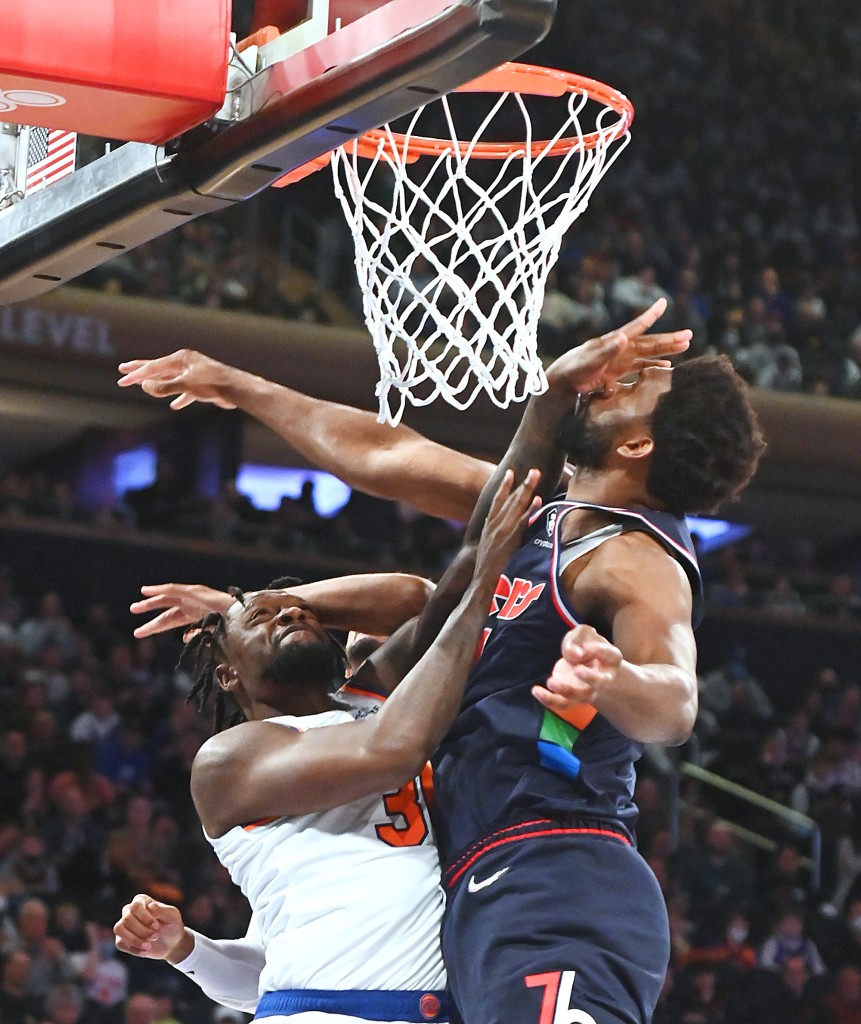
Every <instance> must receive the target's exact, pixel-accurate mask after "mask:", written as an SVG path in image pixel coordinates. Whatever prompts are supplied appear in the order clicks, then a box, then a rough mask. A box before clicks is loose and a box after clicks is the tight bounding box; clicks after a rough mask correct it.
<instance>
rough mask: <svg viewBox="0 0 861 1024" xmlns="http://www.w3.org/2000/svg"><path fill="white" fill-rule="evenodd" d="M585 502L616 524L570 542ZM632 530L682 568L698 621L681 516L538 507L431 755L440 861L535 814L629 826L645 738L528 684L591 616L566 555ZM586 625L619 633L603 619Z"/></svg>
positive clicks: (696, 587)
mask: <svg viewBox="0 0 861 1024" xmlns="http://www.w3.org/2000/svg"><path fill="white" fill-rule="evenodd" d="M578 508H588V509H595V510H598V511H603V512H606V513H607V518H608V520H609V521H610V522H611V526H610V527H608V528H607V529H605V530H598V531H596V532H595V533H594V534H589V535H587V536H586V537H583V538H578V539H577V540H575V541H570V542H568V543H567V544H566V545H565V546H564V547H563V545H562V542H561V526H562V523H563V521H564V519H565V517H566V515H567V514H568V513H569V512H571V511H572V510H574V509H578ZM629 530H638V531H643V532H645V533H648V534H649V535H650V536H652V537H654V538H655V539H656V540H657V541H658V542H659V543H660V544H661V545H662V546H663V547H664V548H665V549H666V550H667V551H668V553H669V554H670V555H672V556H673V557H674V558H677V559H678V561H679V562H680V563H681V565H682V566H683V567H684V569H685V570H686V572H687V574H688V577H689V579H690V581H691V587H692V591H693V595H694V618H695V621H694V625H697V624H698V620H699V615H700V605H701V592H702V587H701V582H700V576H699V571H698V569H697V564H696V558H695V556H694V550H693V545H692V543H691V539H690V534H689V533H688V530H687V527H686V525H685V523H684V520H683V519H679V518H678V517H676V516H673V515H670V514H668V513H664V512H653V511H651V510H646V509H642V510H638V509H615V508H607V507H605V506H598V505H591V504H586V503H583V502H576V501H554V502H550V503H548V504H547V505H545V506H544V508H542V509H541V510H540V511H539V512H537V513H536V515H535V516H534V517H533V519H532V521H531V523H530V525H529V527H528V529H527V531H526V534H525V536H524V541H523V544H522V546H521V548H520V549H519V550H518V551H517V552H516V553H515V555H514V556H513V557H512V559H511V561H510V562H509V563H508V565H507V566H506V570H505V572H504V573H503V575H502V576H501V577H500V580H499V583H498V585H497V589H496V594H495V596H494V598H493V602H492V605H491V609H490V615H489V617H488V619H487V623H486V625H485V629H484V633H483V636H482V646H481V648H480V656H479V657H478V660H477V661H476V663H475V665H474V666H473V668H472V670H471V672H470V676H469V680H468V682H467V688H466V693H465V695H464V699H463V703H462V705H461V709H460V712H459V714H458V717H457V719H456V721H455V723H454V726H453V727H452V729H451V731H450V732H449V734H448V735H447V736H446V738H445V740H444V741H443V743H442V745H441V746H440V748H439V750H438V751H437V753H436V755H435V757H434V789H435V796H436V799H435V804H436V814H435V823H436V825H437V840H438V844H439V846H440V853H441V860H442V863H443V864H447V863H450V862H451V861H452V860H453V859H454V858H455V856H456V855H457V854H458V853H460V852H461V851H462V850H464V849H465V848H466V847H467V846H468V845H469V844H471V843H473V842H476V841H477V840H479V839H481V838H483V837H484V836H487V835H489V834H490V833H492V832H494V831H496V830H498V829H500V828H503V827H505V826H508V825H514V824H518V823H521V822H526V821H530V820H532V819H536V818H554V819H556V818H562V819H572V818H578V819H580V818H591V819H603V820H612V821H613V822H615V823H617V824H621V825H623V826H625V827H626V828H627V830H628V831H630V832H631V833H632V834H633V830H634V825H635V823H636V817H637V809H636V806H635V805H634V801H633V791H634V781H635V774H634V763H635V762H636V761H637V760H638V759H639V757H640V756H641V754H642V749H643V748H642V744H639V743H635V742H634V741H632V740H630V739H628V738H627V737H626V736H624V735H623V734H622V733H620V732H619V730H618V729H616V728H615V727H614V726H612V725H611V724H610V723H609V722H608V721H607V720H606V719H605V718H604V717H603V716H602V715H600V714H598V713H597V712H596V711H595V709H594V708H588V707H584V708H578V709H575V712H574V713H573V714H572V715H571V716H566V717H567V718H569V720H563V719H562V718H560V717H559V716H557V715H555V714H554V713H553V712H551V711H548V710H547V709H546V708H544V706H543V705H541V704H539V703H538V701H537V700H536V699H535V698H534V697H533V696H532V694H531V692H530V691H531V688H532V687H533V686H534V685H535V684H536V683H543V682H544V681H545V680H546V679H547V677H548V676H549V674H550V672H551V670H552V668H553V665H554V664H555V663H556V661H557V660H558V658H559V656H560V645H561V642H562V638H563V636H564V635H565V633H566V632H567V631H568V630H569V629H571V628H573V627H574V626H575V625H577V624H578V623H580V622H583V621H585V620H584V619H582V618H580V617H579V616H578V614H577V611H576V609H574V608H571V607H570V606H569V604H568V602H567V600H566V598H565V597H564V595H563V593H562V589H561V586H560V582H559V579H560V576H561V572H562V569H563V568H564V566H565V564H567V563H566V561H565V560H566V557H568V558H570V557H571V555H573V556H574V557H576V554H577V552H576V548H577V547H578V545H579V546H580V547H581V550H591V549H592V548H594V547H595V546H597V544H599V543H601V542H602V541H603V540H606V539H608V538H609V537H610V536H616V535H618V534H619V533H623V532H627V531H629ZM572 548H573V549H575V550H573V551H571V552H570V553H569V549H572ZM590 625H593V626H595V628H596V629H598V631H599V632H600V633H602V635H604V636H607V638H608V639H610V640H612V637H611V636H608V633H607V630H608V627H607V626H606V624H603V623H597V622H591V623H590Z"/></svg>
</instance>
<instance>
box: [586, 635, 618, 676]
mask: <svg viewBox="0 0 861 1024" xmlns="http://www.w3.org/2000/svg"><path fill="white" fill-rule="evenodd" d="M581 649H582V661H583V662H584V663H586V662H591V661H597V662H601V663H602V664H604V665H610V666H611V667H613V668H615V667H616V666H617V665H619V664H621V662H622V652H621V651H620V650H619V648H618V647H616V646H614V645H613V644H611V643H610V641H609V640H605V639H604V638H603V637H600V636H599V637H597V638H596V639H594V640H587V641H585V642H584V643H583V644H581Z"/></svg>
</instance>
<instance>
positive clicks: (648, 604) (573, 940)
mask: <svg viewBox="0 0 861 1024" xmlns="http://www.w3.org/2000/svg"><path fill="white" fill-rule="evenodd" d="M662 311H663V303H662V302H659V303H656V304H655V305H654V306H653V307H651V309H650V310H648V311H647V312H646V313H645V314H643V316H641V317H638V318H637V319H636V320H635V321H632V323H631V324H628V325H626V327H625V328H623V329H622V331H621V332H616V333H614V334H612V335H610V336H606V337H605V338H604V339H599V340H598V341H596V342H587V343H586V345H587V346H589V345H593V346H594V345H598V344H600V343H603V344H604V345H605V346H609V347H607V348H605V349H604V350H602V351H604V355H605V358H603V360H602V361H599V363H598V364H597V365H596V366H595V367H594V372H593V373H592V374H591V376H588V375H587V376H584V374H583V373H582V369H583V361H582V350H581V352H580V354H579V355H577V356H576V357H575V358H574V359H573V361H572V358H571V356H572V354H570V353H569V355H568V356H565V357H562V359H560V360H557V362H556V363H555V364H554V365H553V367H551V369H550V370H549V371H548V379H549V382H550V389H549V391H548V392H547V393H546V394H545V395H543V396H540V397H538V398H536V399H533V400H532V401H531V402H530V405H529V407H528V408H527V412H526V414H525V416H524V420H523V422H522V423H521V426H520V428H519V430H518V433H517V435H516V437H515V441H514V443H513V446H512V448H510V449H509V452H508V454H507V456H506V459H505V460H504V462H503V464H502V468H505V467H506V466H510V467H512V468H515V472H517V470H518V468H519V467H522V466H523V465H530V466H531V465H538V466H540V467H541V468H542V469H543V471H544V474H545V476H544V479H545V480H553V479H559V478H560V473H561V470H562V463H563V461H564V457H565V455H566V453H567V454H569V455H570V458H571V461H572V462H573V463H574V464H575V466H576V467H577V468H576V470H575V472H574V474H573V476H572V477H571V479H570V484H569V485H568V488H567V495H566V497H565V500H562V501H558V502H553V503H551V504H550V505H548V506H547V507H546V508H545V509H543V510H542V511H541V512H540V513H539V514H538V517H537V518H536V520H535V521H534V522H533V524H532V528H531V530H530V531H529V533H528V536H527V537H526V539H525V542H524V545H523V547H522V548H521V550H520V551H519V552H518V553H517V554H516V555H515V556H514V558H513V560H512V562H511V563H510V564H509V566H508V567H507V568H506V570H505V572H504V573H503V575H502V577H501V578H500V582H499V585H498V587H497V591H496V596H495V598H494V602H493V605H492V608H491V615H490V617H489V619H488V621H487V623H486V627H485V631H484V643H483V648H482V652H481V657H480V658H479V660H478V662H477V664H476V665H475V666H474V668H473V671H472V673H471V676H470V680H469V682H468V685H467V691H466V694H465V698H464V702H463V705H462V708H461V711H460V714H459V716H458V719H457V720H456V722H455V725H454V727H453V729H452V730H451V732H450V733H449V735H448V736H447V738H446V740H445V741H444V742H443V745H442V747H441V748H440V750H439V751H438V753H437V755H436V757H435V767H436V794H437V798H436V805H437V815H436V819H437V822H436V823H437V828H438V833H439V840H440V846H441V854H442V858H443V862H444V863H445V864H446V865H447V867H446V870H445V873H444V877H445V881H446V882H447V885H448V903H447V909H446V916H445V920H444V927H443V952H444V955H445V958H446V963H447V967H448V971H449V978H450V983H451V985H452V989H453V992H454V995H455V998H456V1000H457V1002H458V1004H459V1008H460V1010H461V1012H462V1014H463V1016H464V1019H465V1021H466V1024H532V1022H535V1024H566V1022H567V1024H610V1022H626V1024H632V1022H646V1021H648V1020H649V1019H650V1016H651V1013H652V1010H653V1008H654V1004H655V1002H656V1000H657V996H658V993H659V991H660V988H661V984H662V982H663V976H664V971H665V968H666V963H667V957H668V952H669V936H668V927H667V918H666V910H665V908H664V904H663V899H662V897H661V893H660V890H659V888H658V885H657V882H656V880H655V878H654V876H653V875H652V873H651V872H650V870H649V869H648V867H647V866H646V864H645V862H644V861H643V860H642V858H641V857H640V856H639V855H638V854H637V853H636V850H635V847H634V841H635V840H634V836H635V820H636V809H635V807H634V804H633V800H632V792H633V782H634V763H635V761H636V759H637V758H638V757H639V755H640V752H641V749H642V744H643V743H646V742H658V743H680V742H683V741H684V740H685V739H686V738H687V736H688V734H689V732H690V729H691V727H692V725H693V721H694V717H695V714H696V678H695V645H694V641H693V633H692V624H693V620H694V619H695V617H696V615H697V606H698V599H699V581H698V574H697V570H696V565H695V560H694V558H693V552H692V549H691V545H690V538H689V537H688V535H687V532H686V529H685V527H684V521H683V518H682V517H683V515H684V514H685V513H687V512H692V511H704V510H711V509H713V508H715V507H716V506H717V505H719V504H720V503H721V502H722V501H723V500H725V499H727V498H731V497H733V496H734V495H735V494H737V493H738V492H739V491H740V490H741V489H742V488H743V486H744V485H745V484H746V483H747V482H748V480H749V479H750V477H751V476H752V474H753V472H754V469H755V466H756V463H757V460H758V458H759V456H760V454H761V451H762V448H763V443H762V439H761V436H760V434H759V430H758V427H757V424H756V418H755V415H754V413H753V410H752V408H751V405H750V401H749V398H748V394H747V390H746V388H745V386H744V384H743V382H742V381H741V380H740V378H739V377H738V376H737V375H736V374H735V373H734V371H733V370H732V367H731V365H730V364H729V362H728V361H727V360H723V359H718V358H710V357H706V358H700V359H698V360H691V361H690V362H688V363H685V364H683V365H682V366H681V367H679V368H678V369H676V370H674V371H670V370H669V369H668V367H666V366H665V365H661V363H660V362H658V363H657V364H655V363H654V362H653V359H654V357H656V356H658V357H661V356H664V355H666V354H669V353H672V352H679V351H682V350H683V349H684V348H686V347H687V341H688V339H689V337H690V334H689V332H677V333H676V334H675V335H669V336H667V335H664V336H660V335H645V333H644V332H645V331H646V330H648V328H649V327H651V325H652V324H653V323H654V322H655V320H656V319H657V318H658V316H659V315H660V313H661V312H662ZM608 339H609V340H608ZM656 339H657V340H656ZM633 354H636V355H639V356H640V357H642V358H643V359H644V360H645V362H646V364H647V365H646V366H645V367H644V368H642V372H640V374H639V376H638V377H637V378H636V379H635V380H633V381H631V382H625V383H621V382H620V380H619V378H620V372H621V371H623V370H624V369H629V368H630V365H631V357H632V355H633ZM156 364H159V365H156ZM216 367H220V364H216ZM121 369H126V370H128V375H127V377H126V378H125V383H143V384H144V386H145V387H146V389H147V390H148V391H150V392H151V393H153V394H164V395H171V394H174V395H176V394H178V395H180V398H179V399H177V404H178V406H181V405H184V404H188V401H191V400H197V399H200V400H205V401H216V402H217V403H218V404H221V405H235V406H240V407H242V408H245V409H247V410H248V411H254V408H255V401H256V399H259V398H261V397H262V396H263V395H264V394H265V395H266V396H267V397H268V398H269V399H271V400H272V403H274V405H273V404H272V403H270V405H269V409H268V411H267V412H266V414H265V415H262V416H261V418H263V419H264V421H265V422H268V423H270V425H273V426H274V425H276V424H275V422H274V421H275V418H276V416H277V418H278V426H277V429H279V432H280V433H282V434H283V435H284V436H285V437H288V439H289V440H291V443H296V446H297V447H298V448H299V449H300V450H301V451H302V452H303V454H305V455H306V456H308V457H310V458H316V461H318V462H320V463H322V464H323V465H324V467H325V468H327V469H329V470H331V471H333V472H336V473H339V474H340V475H341V476H343V477H344V479H346V480H347V482H349V483H351V484H353V485H354V486H362V487H363V488H365V489H367V490H370V491H372V492H373V493H376V494H378V495H380V496H383V497H390V498H401V499H405V500H410V501H412V502H413V503H414V504H417V505H418V506H419V507H420V508H422V509H423V510H425V511H429V512H435V513H437V514H445V515H450V516H451V515H454V516H459V517H460V518H464V512H465V510H466V506H467V505H468V504H469V500H470V498H471V500H472V501H474V500H475V497H476V495H477V484H478V482H479V481H481V482H484V481H486V479H487V477H488V475H489V474H490V473H491V472H492V467H489V466H488V465H487V464H486V463H482V462H480V461H478V460H475V459H470V458H469V457H467V456H460V455H459V454H458V453H454V452H451V451H450V450H449V449H445V448H443V447H441V446H439V445H434V444H433V443H432V442H428V441H427V440H426V439H423V438H421V437H420V436H419V435H416V434H414V433H413V432H411V431H408V430H407V429H406V428H403V429H401V428H398V430H397V431H395V432H391V431H389V428H384V433H382V434H378V433H377V431H376V428H375V427H373V426H372V425H371V423H370V422H369V421H368V418H367V414H361V413H357V412H356V411H355V410H345V409H344V408H343V407H339V406H330V405H328V404H326V403H317V402H314V401H313V400H309V399H306V398H305V397H304V396H296V393H295V392H290V391H289V390H288V389H280V390H276V392H275V393H274V394H273V393H272V390H271V389H272V388H273V387H276V388H277V386H272V385H269V384H268V382H260V380H259V378H250V379H246V378H247V377H248V375H245V376H244V377H243V376H242V375H241V374H240V375H239V376H238V377H237V376H236V374H235V371H230V369H229V368H223V367H221V368H218V369H214V368H213V367H211V366H209V367H208V366H206V365H205V364H204V365H201V362H200V360H199V359H198V358H197V357H196V355H195V354H194V353H191V354H189V353H178V354H175V355H174V356H171V357H166V360H165V361H159V360H156V361H154V363H150V364H125V365H124V366H123V367H121ZM572 370H573V371H576V372H572ZM225 371H228V372H227V373H225ZM252 399H254V400H252ZM309 403H310V404H309ZM290 411H292V413H293V414H294V417H295V416H296V415H299V416H301V417H303V419H301V420H300V422H299V425H298V426H297V427H296V434H295V435H294V433H293V429H294V428H293V427H292V426H289V425H287V423H286V420H284V419H282V418H281V417H282V415H289V413H290ZM257 414H258V415H261V414H260V411H259V410H258V411H257ZM357 417H358V418H357ZM363 417H364V418H363ZM371 419H372V417H371ZM294 423H295V419H294ZM302 429H304V430H305V431H307V432H308V434H309V436H310V438H311V439H310V440H306V442H305V444H304V445H303V444H302V443H301V441H298V442H297V440H296V438H297V436H298V435H299V434H300V433H301V431H302ZM375 443H378V444H379V445H380V449H379V450H377V451H375V450H374V444H375ZM357 467H360V468H357ZM560 653H561V657H560Z"/></svg>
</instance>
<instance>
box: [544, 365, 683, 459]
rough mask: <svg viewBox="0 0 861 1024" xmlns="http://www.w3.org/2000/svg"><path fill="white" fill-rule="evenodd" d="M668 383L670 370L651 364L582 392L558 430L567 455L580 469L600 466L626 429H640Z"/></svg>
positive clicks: (667, 387) (669, 381) (630, 430)
mask: <svg viewBox="0 0 861 1024" xmlns="http://www.w3.org/2000/svg"><path fill="white" fill-rule="evenodd" d="M671 384H672V371H671V370H670V369H664V368H663V367H657V366H654V367H648V368H647V369H645V370H643V371H642V372H641V373H638V374H633V375H630V376H629V377H625V378H623V379H622V380H620V381H615V382H614V383H612V384H607V385H605V386H604V387H603V388H601V389H600V390H598V391H593V392H591V393H590V394H588V395H584V396H583V397H582V398H581V401H580V404H579V406H578V409H577V411H576V413H574V414H573V415H571V416H569V417H568V419H567V420H566V421H565V422H564V423H563V425H562V428H561V430H560V441H561V443H562V444H563V445H564V446H565V448H566V451H567V452H568V458H569V459H570V460H571V462H573V463H574V464H575V465H577V466H580V467H581V468H583V469H602V468H603V467H604V466H605V465H606V464H607V459H608V458H609V456H610V453H611V452H612V451H613V450H614V449H615V448H616V447H617V446H618V445H620V444H622V443H624V442H625V441H626V440H628V439H629V438H628V436H627V435H628V434H629V433H630V432H635V431H639V432H642V428H643V425H644V424H646V423H648V421H649V418H650V417H651V415H652V412H653V411H654V409H655V405H656V404H657V401H658V399H659V398H660V397H661V395H663V394H664V393H665V392H666V391H669V389H670V386H671Z"/></svg>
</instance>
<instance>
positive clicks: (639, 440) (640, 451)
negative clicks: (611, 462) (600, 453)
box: [616, 434, 655, 459]
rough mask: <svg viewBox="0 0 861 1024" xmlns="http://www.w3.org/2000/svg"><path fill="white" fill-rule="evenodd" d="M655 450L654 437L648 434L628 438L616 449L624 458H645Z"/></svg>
mask: <svg viewBox="0 0 861 1024" xmlns="http://www.w3.org/2000/svg"><path fill="white" fill-rule="evenodd" d="M654 450H655V442H654V439H653V438H651V437H650V436H649V435H648V434H641V435H639V436H636V437H631V438H628V440H627V441H625V442H623V443H622V444H620V445H619V447H618V448H617V449H616V454H617V455H620V456H621V457H622V458H623V459H645V458H647V457H648V456H649V455H651V454H652V452H653V451H654Z"/></svg>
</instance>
